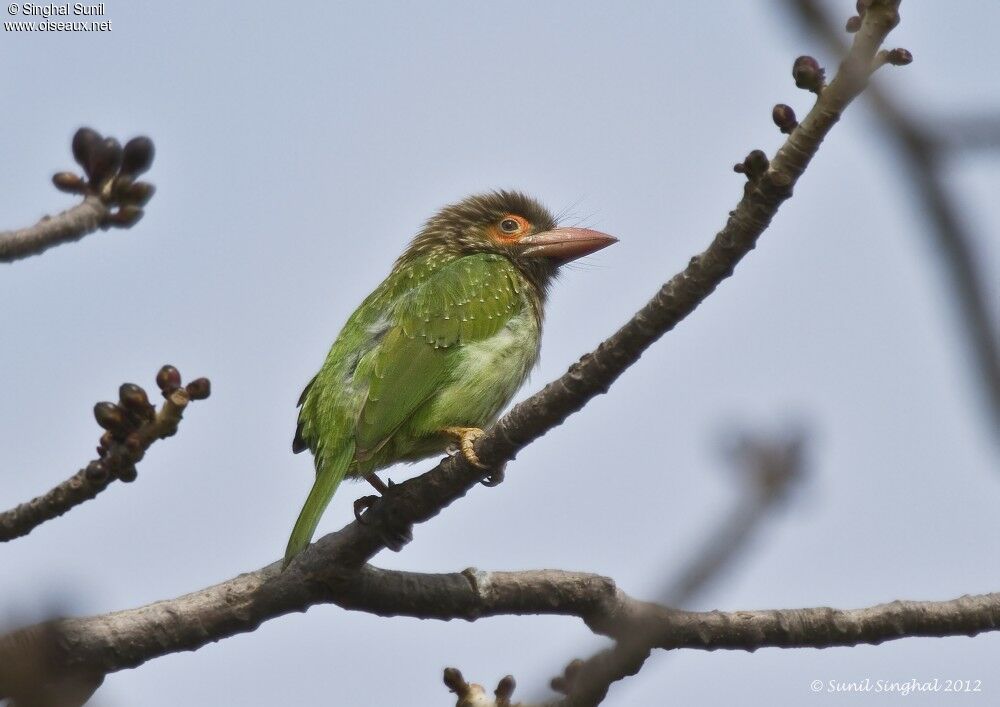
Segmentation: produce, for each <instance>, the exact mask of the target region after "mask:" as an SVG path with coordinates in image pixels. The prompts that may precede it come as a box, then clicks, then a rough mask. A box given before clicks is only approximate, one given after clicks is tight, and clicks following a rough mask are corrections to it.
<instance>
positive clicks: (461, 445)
mask: <svg viewBox="0 0 1000 707" xmlns="http://www.w3.org/2000/svg"><path fill="white" fill-rule="evenodd" d="M444 433H445V434H447V435H451V436H452V437H454V438H455V439H456V440H458V451H460V452H461V453H462V456H463V457H465V461H467V462H468V463H469V464H470V465H471V466H474V467H476V468H477V469H482V470H483V471H486V470H488V469H489V468H490V467H489V466H488V465H486V464H483V463H482V462H481V461H479V456H478V455H477V454H476V447H475V444H476V440H477V439H479V438H480V437H482V436H483V435H484V434H486V433H485V432H483V431H482V430H481V429H479V428H478V427H448V428H446V429H445V430H444Z"/></svg>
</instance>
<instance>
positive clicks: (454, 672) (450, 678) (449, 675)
mask: <svg viewBox="0 0 1000 707" xmlns="http://www.w3.org/2000/svg"><path fill="white" fill-rule="evenodd" d="M444 684H445V685H447V686H448V689H449V690H451V691H452V692H454V693H455V694H457V695H461V694H462V693H464V692H467V691H468V690H469V683H467V682H465V678H464V677H462V672H461V671H460V670H459V669H458V668H445V669H444Z"/></svg>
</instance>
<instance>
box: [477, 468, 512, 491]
mask: <svg viewBox="0 0 1000 707" xmlns="http://www.w3.org/2000/svg"><path fill="white" fill-rule="evenodd" d="M506 468H507V465H506V464H502V465H501V466H500V468H499V469H490V473H488V474H487V475H486V476H484V477H483V478H481V479H480V480H479V483H481V484H482V485H483V486H487V487H489V488H493V487H494V486H499V485H500V484H502V483H503V480H504V478H505V477H506V476H507V472H506V471H504V470H505V469H506Z"/></svg>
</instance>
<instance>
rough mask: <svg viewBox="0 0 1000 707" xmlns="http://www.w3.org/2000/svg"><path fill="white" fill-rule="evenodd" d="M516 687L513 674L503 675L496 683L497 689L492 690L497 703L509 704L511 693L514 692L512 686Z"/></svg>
mask: <svg viewBox="0 0 1000 707" xmlns="http://www.w3.org/2000/svg"><path fill="white" fill-rule="evenodd" d="M515 687H517V683H516V682H515V681H514V676H513V675H504V676H503V678H501V679H500V682H499V683H497V689H496V690H494V692H493V694H494V695H496V697H497V705H498V707H499V705H501V701H502V702H503V704H507V705H509V704H510V698H511V695H513V694H514V688H515Z"/></svg>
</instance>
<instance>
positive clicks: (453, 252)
mask: <svg viewBox="0 0 1000 707" xmlns="http://www.w3.org/2000/svg"><path fill="white" fill-rule="evenodd" d="M617 241H618V239H617V238H614V237H613V236H609V235H607V234H606V233H601V232H600V231H592V230H590V229H589V228H569V227H563V228H560V227H559V226H558V225H557V224H556V221H555V218H553V216H552V214H551V213H550V212H549V211H548V209H546V208H545V207H544V206H542V205H541V204H540V203H538V202H537V201H535V200H534V199H532V198H531V197H529V196H526V195H524V194H521V193H520V192H514V191H494V192H489V193H486V194H477V195H475V196H470V197H468V198H466V199H463V200H462V201H460V202H458V203H456V204H450V205H449V206H446V207H444V208H443V209H441V210H440V211H439V212H438V213H437V214H436V215H434V216H433V217H432V218H431V219H429V220H428V221H427V223H426V224H425V225H424V228H423V229H422V230H421V231H420V233H419V234H418V235H417V237H416V238H414V239H413V242H412V243H411V244H410V247H409V248H408V249H407V251H406V252H405V253H404V254H403V256H402V258H401V259H400V260H401V261H405V260H408V259H410V258H412V257H419V256H428V255H431V256H433V255H439V256H441V257H445V258H451V257H456V256H458V257H461V256H463V255H470V254H473V253H496V254H498V255H502V256H504V257H506V258H508V259H509V260H510V261H511V262H513V263H514V265H516V266H517V267H518V268H519V269H520V270H521V271H522V272H523V273H524V274H525V276H527V277H528V278H529V279H530V280H532V281H533V282H534V283H535V284H536V285H538V286H539V287H540V288H541V289H543V290H544V288H545V287H546V285H547V284H548V282H549V280H550V279H551V278H552V276H553V275H554V274H555V273H556V271H557V270H558V268H559V266H561V265H565V264H566V263H568V262H570V261H571V260H576V259H577V258H580V257H583V256H584V255H588V254H590V253H593V252H595V251H598V250H600V249H601V248H606V247H607V246H609V245H611V244H612V243H616V242H617Z"/></svg>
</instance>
